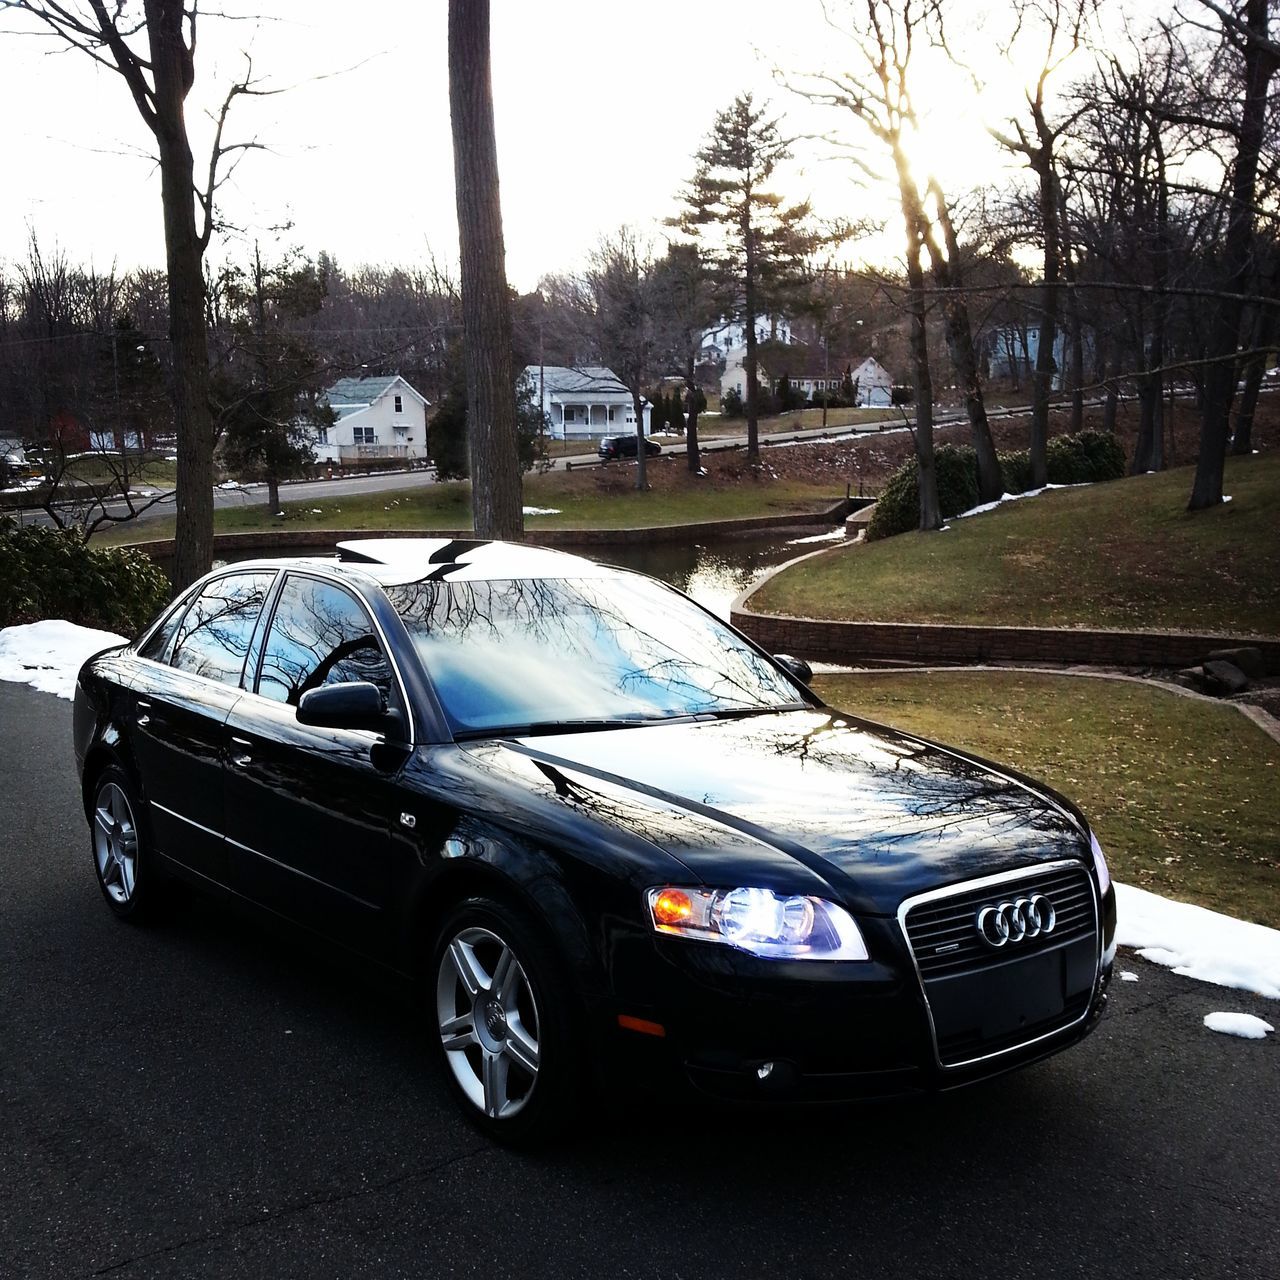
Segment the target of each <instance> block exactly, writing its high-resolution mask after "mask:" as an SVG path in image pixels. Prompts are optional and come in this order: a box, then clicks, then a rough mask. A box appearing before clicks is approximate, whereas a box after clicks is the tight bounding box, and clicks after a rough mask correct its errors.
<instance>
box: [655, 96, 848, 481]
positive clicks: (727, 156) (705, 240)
mask: <svg viewBox="0 0 1280 1280" xmlns="http://www.w3.org/2000/svg"><path fill="white" fill-rule="evenodd" d="M790 154H791V153H790V149H789V146H788V143H787V142H786V140H785V139H784V138H783V137H782V135H781V134H780V133H779V132H778V125H777V121H776V120H773V119H770V118H769V116H768V114H767V111H766V108H765V107H757V106H756V105H755V103H754V100H753V99H752V96H751V94H749V93H748V94H743V95H741V96H740V97H738V98H737V99H735V100H734V102H733V104H732V105H731V106H730V107H728V108H726V109H725V110H724V111H721V112H720V113H719V115H717V116H716V120H715V123H714V125H713V126H712V129H711V133H710V134H709V135H708V137H707V141H706V144H705V145H704V146H703V148H702V149H701V150H700V151H699V152H698V153H697V157H696V159H697V168H696V170H695V171H694V176H693V180H692V182H691V183H690V184H689V189H688V190H687V192H686V193H685V196H684V201H685V206H686V207H685V210H684V212H683V214H682V215H681V217H680V219H679V225H680V227H681V228H682V229H683V230H684V231H685V233H686V234H688V235H689V236H691V237H692V238H693V239H694V240H695V242H696V243H697V244H698V246H699V249H700V251H701V256H702V258H703V260H704V261H705V263H706V266H707V269H708V271H709V272H710V273H711V275H712V276H713V278H714V280H715V282H716V286H717V290H718V293H719V295H720V299H721V301H722V303H723V306H724V309H725V311H726V312H731V313H732V314H733V315H734V316H736V317H737V318H739V319H741V321H742V322H743V327H744V329H745V331H746V345H747V350H746V358H745V360H744V361H743V368H744V372H745V374H746V391H747V394H746V411H747V461H748V462H749V463H751V464H753V465H754V464H757V463H759V461H760V440H759V432H758V421H757V419H758V414H759V388H758V385H757V372H756V364H757V356H756V321H757V318H758V317H759V316H760V315H762V314H765V313H767V312H768V311H769V310H770V309H774V308H777V307H778V306H779V305H785V302H786V300H787V298H788V297H789V296H791V295H792V294H793V293H794V292H795V291H797V290H798V289H799V288H801V287H802V285H803V283H804V281H805V280H806V278H807V274H808V271H807V265H806V264H807V262H808V260H809V259H810V257H811V256H812V254H813V252H814V250H815V249H816V248H817V247H818V245H819V244H821V243H822V242H823V241H824V240H829V239H832V238H835V237H832V236H825V235H822V234H820V233H819V232H818V231H816V230H815V229H814V227H813V226H812V224H811V219H810V209H809V205H808V203H807V202H805V203H802V204H796V205H788V206H784V205H783V202H782V197H781V196H780V195H777V194H776V193H774V192H773V191H771V190H770V189H769V187H770V181H771V179H772V178H773V175H774V171H775V170H776V169H777V167H778V165H779V164H781V163H783V162H784V161H785V160H787V159H789V158H790Z"/></svg>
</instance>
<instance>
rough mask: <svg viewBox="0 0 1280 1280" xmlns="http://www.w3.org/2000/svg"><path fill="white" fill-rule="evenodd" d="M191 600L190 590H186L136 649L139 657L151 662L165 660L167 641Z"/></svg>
mask: <svg viewBox="0 0 1280 1280" xmlns="http://www.w3.org/2000/svg"><path fill="white" fill-rule="evenodd" d="M190 601H191V592H189V591H188V592H186V593H185V594H184V595H183V596H182V598H181V599H180V600H178V601H177V602H175V603H174V605H173V606H172V607H171V608H170V610H169V616H168V617H167V618H166V619H165V620H164V621H163V622H162V623H161V624H160V625H159V626H158V627H157V628H156V629H155V631H154V633H153V634H152V636H151V639H150V640H148V641H147V643H146V644H144V645H143V646H142V648H141V649H139V650H138V656H139V657H141V658H150V659H151V661H152V662H165V661H167V655H168V653H169V641H170V640H172V639H173V637H174V635H175V634H176V633H177V630H178V624H179V623H180V622H181V621H182V618H183V615H184V614H185V613H186V611H187V605H188V604H189V603H190Z"/></svg>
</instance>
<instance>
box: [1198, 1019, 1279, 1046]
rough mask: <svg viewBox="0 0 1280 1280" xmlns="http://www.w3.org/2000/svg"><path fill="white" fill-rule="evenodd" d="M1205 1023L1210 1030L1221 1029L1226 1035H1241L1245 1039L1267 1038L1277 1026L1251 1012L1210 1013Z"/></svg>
mask: <svg viewBox="0 0 1280 1280" xmlns="http://www.w3.org/2000/svg"><path fill="white" fill-rule="evenodd" d="M1204 1025H1205V1026H1206V1027H1208V1028H1209V1030H1210V1031H1220V1032H1222V1034H1223V1035H1224V1036H1240V1037H1241V1038H1242V1039H1244V1040H1265V1039H1266V1036H1267V1033H1268V1032H1269V1031H1274V1030H1275V1027H1273V1026H1272V1025H1271V1023H1269V1022H1263V1020H1262V1019H1261V1018H1255V1017H1254V1016H1253V1014H1251V1013H1209V1014H1206V1015H1205V1019H1204Z"/></svg>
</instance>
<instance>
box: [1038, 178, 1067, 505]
mask: <svg viewBox="0 0 1280 1280" xmlns="http://www.w3.org/2000/svg"><path fill="white" fill-rule="evenodd" d="M1036 172H1037V173H1038V174H1039V177H1040V231H1041V235H1042V236H1043V238H1044V281H1043V285H1042V287H1041V290H1040V307H1041V310H1040V329H1039V334H1038V344H1037V346H1036V370H1035V380H1034V384H1033V385H1034V393H1033V399H1032V402H1031V487H1032V488H1033V489H1042V488H1044V486H1045V485H1046V484H1048V483H1049V455H1048V447H1049V397H1050V396H1051V395H1052V394H1053V375H1054V371H1055V369H1056V368H1057V362H1056V361H1055V360H1054V358H1053V349H1054V347H1055V346H1056V345H1057V341H1058V269H1059V263H1060V254H1059V249H1058V197H1057V181H1056V176H1055V174H1054V171H1053V157H1052V155H1050V154H1045V155H1044V156H1043V158H1042V159H1041V161H1040V162H1039V164H1038V165H1037V166H1036Z"/></svg>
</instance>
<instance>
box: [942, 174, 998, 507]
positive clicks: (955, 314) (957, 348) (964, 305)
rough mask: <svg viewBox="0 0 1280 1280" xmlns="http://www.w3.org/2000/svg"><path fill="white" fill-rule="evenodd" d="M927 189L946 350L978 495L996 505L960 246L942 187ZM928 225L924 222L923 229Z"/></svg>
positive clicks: (993, 461)
mask: <svg viewBox="0 0 1280 1280" xmlns="http://www.w3.org/2000/svg"><path fill="white" fill-rule="evenodd" d="M929 187H930V190H931V191H932V193H933V199H934V204H935V206H936V208H937V216H938V222H939V224H940V226H941V227H942V234H943V237H944V242H945V244H946V249H947V252H946V256H945V257H944V256H943V254H942V253H941V252H940V251H939V248H938V244H937V241H936V240H935V239H934V237H933V235H932V234H927V235H926V246H927V248H928V250H929V259H930V262H931V263H932V266H933V275H934V279H936V280H937V282H938V283H939V284H940V285H941V286H942V287H943V288H944V289H948V290H951V292H949V293H948V294H947V295H946V302H945V303H944V305H943V316H944V319H945V322H946V324H945V333H946V341H947V351H948V352H949V353H950V356H951V363H952V365H953V366H954V367H955V371H956V377H957V378H958V379H959V382H960V390H961V393H962V394H963V396H964V408H965V413H966V414H968V417H969V432H970V434H971V435H972V436H973V447H974V452H975V453H976V454H977V460H978V496H979V497H980V498H981V500H982V501H983V502H995V501H996V500H997V499H998V498H999V497H1000V495H1001V494H1002V493H1004V478H1003V476H1002V475H1001V474H1000V459H999V458H998V457H997V456H996V445H995V441H994V440H993V439H992V438H991V427H990V425H989V424H988V422H987V406H986V402H985V401H984V399H983V395H982V380H981V378H980V377H979V376H978V355H977V352H976V351H975V350H974V346H973V326H972V324H971V323H970V320H969V303H968V301H967V300H966V297H965V295H964V294H963V293H962V292H960V290H962V289H963V287H964V279H963V276H962V274H961V271H960V245H959V243H958V242H957V240H956V232H955V227H954V225H953V224H952V222H951V211H950V210H949V209H948V207H947V202H946V198H945V197H944V196H943V194H942V188H941V186H939V184H938V183H937V182H934V181H931V182H930V184H929ZM927 225H928V224H927V223H926V224H925V226H926V229H927Z"/></svg>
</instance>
